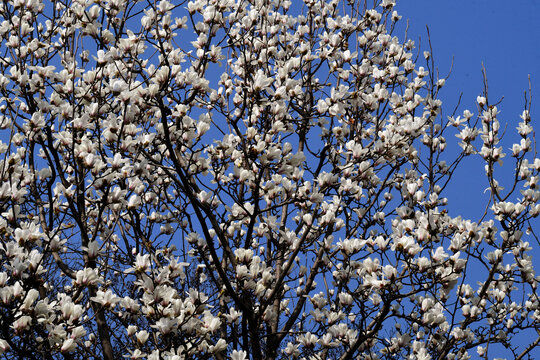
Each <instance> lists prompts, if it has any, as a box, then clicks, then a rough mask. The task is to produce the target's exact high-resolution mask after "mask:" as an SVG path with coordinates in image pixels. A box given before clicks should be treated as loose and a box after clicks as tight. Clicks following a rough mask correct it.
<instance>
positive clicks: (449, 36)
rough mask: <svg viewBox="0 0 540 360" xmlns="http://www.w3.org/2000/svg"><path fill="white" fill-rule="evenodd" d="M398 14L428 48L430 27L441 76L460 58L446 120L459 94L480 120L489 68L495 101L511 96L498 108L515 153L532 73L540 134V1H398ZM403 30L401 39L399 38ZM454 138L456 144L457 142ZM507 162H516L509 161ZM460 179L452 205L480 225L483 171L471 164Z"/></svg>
mask: <svg viewBox="0 0 540 360" xmlns="http://www.w3.org/2000/svg"><path fill="white" fill-rule="evenodd" d="M396 9H397V11H398V12H399V13H400V15H402V16H403V18H402V20H401V25H402V26H403V29H404V28H405V26H406V21H407V19H408V20H409V33H408V36H409V38H411V39H413V40H415V43H416V44H417V45H420V48H421V49H422V50H426V49H427V47H428V42H427V31H426V25H427V26H429V31H430V36H431V44H432V46H433V54H434V59H435V63H436V65H437V66H438V68H439V71H440V74H441V76H444V75H446V74H447V73H448V70H449V69H450V67H451V63H452V57H453V59H454V64H453V69H452V74H451V75H450V78H449V79H448V80H447V82H446V86H445V88H444V89H443V91H441V100H443V111H444V113H445V116H446V115H447V114H450V113H451V112H452V110H453V109H454V107H455V106H456V104H457V100H458V98H459V95H460V93H463V99H462V102H461V106H460V110H461V112H462V111H463V110H464V109H465V108H468V109H470V110H471V111H472V112H473V113H475V115H476V114H477V113H478V111H477V109H476V104H475V99H476V96H478V95H480V94H481V93H482V90H483V81H482V72H481V70H482V63H483V64H484V66H485V68H486V71H487V75H488V85H489V100H490V102H496V101H498V100H500V99H501V97H503V96H504V100H503V101H502V103H501V104H500V105H499V106H498V109H499V110H500V116H499V121H500V122H501V128H503V127H504V125H505V124H508V130H507V134H508V135H507V137H505V140H503V148H504V149H505V152H506V153H507V154H508V153H509V150H508V148H509V147H511V142H510V140H511V138H510V135H512V136H514V133H515V127H516V126H517V124H518V122H519V121H521V120H520V119H519V115H520V114H521V112H522V110H523V106H524V91H525V90H528V88H529V80H528V76H529V75H530V77H531V85H532V94H533V105H532V111H531V113H532V123H533V127H534V128H535V130H536V132H537V134H538V133H539V131H540V121H539V120H538V119H539V114H540V110H539V109H540V21H538V15H539V14H540V1H536V0H517V1H507V0H453V1H439V0H401V1H397V6H396ZM403 29H400V31H399V32H397V33H396V35H398V36H399V37H400V39H402V38H403V31H402V30H403ZM419 38H420V42H419ZM458 114H459V112H458ZM539 136H540V135H539ZM447 140H448V142H452V141H453V142H455V141H456V140H457V139H456V138H453V139H450V138H448V139H447ZM539 140H540V139H539ZM507 160H511V158H510V156H507ZM512 167H513V164H512V163H511V161H507V162H506V163H505V169H508V170H510V171H511V169H510V168H512ZM457 175H458V176H456V178H455V179H454V188H452V189H453V191H452V193H451V195H452V196H451V198H450V207H451V209H452V208H454V209H456V208H459V209H460V211H461V212H462V213H463V214H464V215H466V216H467V215H469V217H470V218H471V220H475V218H476V217H477V215H476V214H478V212H479V211H482V212H483V209H484V208H485V201H482V199H486V197H485V196H484V197H482V196H481V195H482V194H483V191H484V189H485V188H486V186H487V181H486V180H485V178H484V171H483V165H482V164H481V162H479V161H474V160H473V161H471V160H469V161H468V162H467V163H466V164H465V166H464V167H463V168H462V171H460V172H458V173H457ZM486 195H487V193H486ZM464 204H466V205H467V206H463V205H464ZM454 215H455V214H454Z"/></svg>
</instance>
